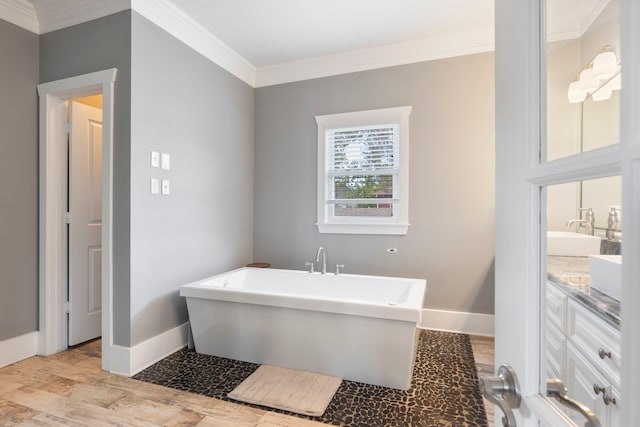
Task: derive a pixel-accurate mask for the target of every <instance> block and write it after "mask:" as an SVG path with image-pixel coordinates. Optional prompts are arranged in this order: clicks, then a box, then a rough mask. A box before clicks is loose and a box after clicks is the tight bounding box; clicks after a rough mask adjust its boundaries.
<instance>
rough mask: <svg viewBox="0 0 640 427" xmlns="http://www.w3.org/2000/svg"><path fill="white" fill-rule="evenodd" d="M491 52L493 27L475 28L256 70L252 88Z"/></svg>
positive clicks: (492, 47) (492, 48)
mask: <svg viewBox="0 0 640 427" xmlns="http://www.w3.org/2000/svg"><path fill="white" fill-rule="evenodd" d="M493 50H494V40H493V28H485V29H476V30H470V31H465V32H461V33H452V34H446V35H443V36H438V37H432V38H429V39H423V40H414V41H409V42H405V43H398V44H392V45H385V46H379V47H374V48H368V49H360V50H354V51H350V52H345V53H340V54H336V55H327V56H322V57H316V58H309V59H305V60H301V61H292V62H286V63H283V64H277V65H273V66H268V67H262V68H258V70H257V73H256V85H255V86H256V87H264V86H272V85H277V84H282V83H289V82H295V81H301V80H309V79H315V78H321V77H329V76H335V75H339V74H347V73H355V72H358V71H366V70H373V69H378V68H386V67H393V66H397V65H406V64H413V63H417V62H424V61H431V60H435V59H442V58H449V57H454V56H462V55H472V54H474V53H482V52H490V51H493Z"/></svg>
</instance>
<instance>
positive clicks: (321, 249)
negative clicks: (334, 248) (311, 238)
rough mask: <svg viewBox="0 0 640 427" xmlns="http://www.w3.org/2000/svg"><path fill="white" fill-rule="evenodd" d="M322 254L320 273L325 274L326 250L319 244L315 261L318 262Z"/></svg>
mask: <svg viewBox="0 0 640 427" xmlns="http://www.w3.org/2000/svg"><path fill="white" fill-rule="evenodd" d="M321 255H322V270H321V273H322V274H327V250H326V249H325V248H323V247H322V246H320V247H319V248H318V252H316V262H320V256H321Z"/></svg>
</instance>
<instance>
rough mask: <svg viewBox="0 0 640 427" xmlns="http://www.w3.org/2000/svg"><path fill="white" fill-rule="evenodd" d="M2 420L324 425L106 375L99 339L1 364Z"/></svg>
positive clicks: (484, 343) (486, 368)
mask: <svg viewBox="0 0 640 427" xmlns="http://www.w3.org/2000/svg"><path fill="white" fill-rule="evenodd" d="M472 345H473V350H474V356H475V358H476V366H477V367H478V373H479V375H483V374H484V375H493V373H494V372H493V371H494V368H493V339H491V338H483V337H472ZM485 403H486V401H485ZM485 406H486V405H485ZM487 409H489V410H491V418H490V420H492V419H493V416H492V412H493V408H492V407H489V408H487ZM489 414H490V413H489V412H487V415H488V417H489ZM0 425H1V426H7V427H8V426H62V425H64V426H92V427H93V426H168V427H171V426H198V427H209V426H216V427H227V426H229V427H231V426H239V427H245V426H247V427H249V426H251V427H293V426H296V427H298V426H299V427H313V426H321V425H323V424H320V423H317V422H313V421H308V420H303V419H300V418H297V417H292V416H287V415H283V414H278V413H275V412H270V411H266V410H261V409H256V408H251V407H248V406H244V405H238V404H234V403H230V402H224V401H221V400H216V399H211V398H208V397H205V396H201V395H198V394H193V393H189V392H185V391H179V390H174V389H170V388H167V387H162V386H158V385H154V384H150V383H146V382H141V381H136V380H133V379H130V378H125V377H121V376H118V375H113V374H109V373H107V372H104V371H102V370H101V369H100V341H99V340H98V341H94V342H92V343H89V344H87V345H83V346H79V347H77V348H74V349H70V350H68V351H65V352H63V353H58V354H55V355H52V356H48V357H41V356H35V357H32V358H29V359H26V360H23V361H21V362H18V363H15V364H13V365H10V366H7V367H4V368H1V369H0ZM490 425H493V421H490Z"/></svg>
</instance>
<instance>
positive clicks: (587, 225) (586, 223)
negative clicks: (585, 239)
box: [567, 208, 596, 236]
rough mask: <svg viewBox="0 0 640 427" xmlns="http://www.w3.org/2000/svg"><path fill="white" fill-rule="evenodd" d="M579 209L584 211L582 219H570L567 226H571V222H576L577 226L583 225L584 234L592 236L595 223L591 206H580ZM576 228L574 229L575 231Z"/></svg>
mask: <svg viewBox="0 0 640 427" xmlns="http://www.w3.org/2000/svg"><path fill="white" fill-rule="evenodd" d="M578 210H579V211H586V214H585V216H584V219H570V220H569V221H568V222H567V227H569V228H571V226H572V225H573V224H578V226H583V227H584V230H585V233H586V234H591V235H592V236H593V235H594V233H595V228H596V227H595V225H596V217H595V215H594V214H593V209H592V208H580V209H578ZM577 231H578V230H577V229H576V232H577Z"/></svg>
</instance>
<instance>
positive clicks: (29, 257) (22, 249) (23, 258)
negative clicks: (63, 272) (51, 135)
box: [0, 20, 38, 341]
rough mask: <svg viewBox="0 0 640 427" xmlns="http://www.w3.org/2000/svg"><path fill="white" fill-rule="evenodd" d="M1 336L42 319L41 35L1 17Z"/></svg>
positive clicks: (16, 333) (19, 331)
mask: <svg viewBox="0 0 640 427" xmlns="http://www.w3.org/2000/svg"><path fill="white" fill-rule="evenodd" d="M0 58H1V59H0V94H2V101H1V102H0V129H1V130H2V134H1V135H0V341H2V340H5V339H7V338H13V337H16V336H20V335H22V334H25V333H28V332H33V331H35V330H36V329H37V322H38V127H37V120H38V110H37V105H38V97H37V93H36V84H37V83H38V36H37V35H35V34H32V33H30V32H29V31H26V30H23V29H22V28H18V27H16V26H14V25H13V24H10V23H8V22H5V21H3V20H0Z"/></svg>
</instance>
